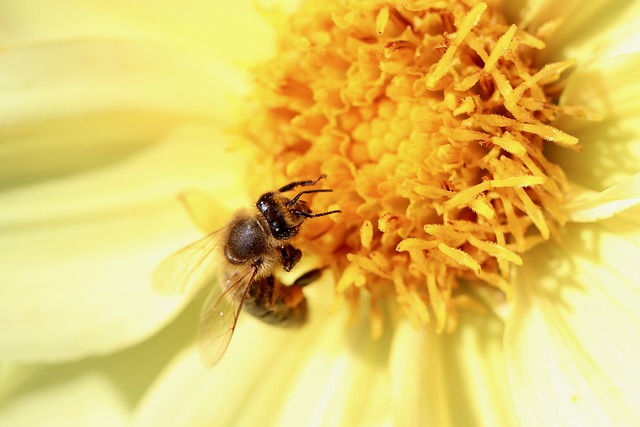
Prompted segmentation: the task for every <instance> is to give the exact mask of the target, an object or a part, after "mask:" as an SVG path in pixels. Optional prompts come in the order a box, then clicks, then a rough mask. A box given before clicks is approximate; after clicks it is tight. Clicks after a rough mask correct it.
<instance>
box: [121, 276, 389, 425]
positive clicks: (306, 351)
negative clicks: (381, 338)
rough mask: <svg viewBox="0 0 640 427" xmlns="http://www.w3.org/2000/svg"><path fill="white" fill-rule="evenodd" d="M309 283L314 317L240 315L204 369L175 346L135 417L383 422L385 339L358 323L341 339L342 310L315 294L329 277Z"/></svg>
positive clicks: (190, 421)
mask: <svg viewBox="0 0 640 427" xmlns="http://www.w3.org/2000/svg"><path fill="white" fill-rule="evenodd" d="M322 287H323V288H322ZM307 289H308V292H307V291H305V292H307V296H308V298H309V304H310V307H311V310H312V312H311V315H312V317H311V319H310V321H309V323H308V324H307V325H305V326H303V327H302V329H299V330H286V329H281V328H277V327H273V326H268V325H266V324H264V323H262V322H260V321H257V320H255V319H253V318H251V317H250V316H247V315H244V316H242V317H241V319H240V320H239V324H238V327H237V328H236V332H235V335H234V337H233V340H232V342H231V345H230V347H229V349H228V350H227V353H226V354H225V356H224V358H223V359H222V360H221V361H220V362H219V364H218V365H216V366H215V367H213V368H212V369H209V370H207V369H204V368H203V367H202V362H201V361H200V358H199V357H198V354H197V352H196V351H195V349H194V348H191V349H189V350H187V351H186V352H184V353H183V354H181V355H180V356H179V357H177V358H176V360H175V361H174V362H173V363H172V364H171V365H170V366H169V367H168V368H167V370H166V372H165V373H164V375H162V376H161V377H160V378H159V379H158V381H157V382H156V384H155V386H153V387H152V388H151V390H150V391H149V393H148V395H147V397H146V398H145V399H144V400H143V402H142V404H141V405H140V411H139V413H138V414H137V417H136V419H135V422H134V425H135V426H139V427H140V426H156V425H159V424H161V425H163V426H167V427H171V426H181V427H188V426H196V425H209V424H211V425H214V424H215V425H262V426H270V425H274V426H276V425H277V426H280V425H332V426H339V425H347V426H354V425H381V424H383V423H384V421H385V417H386V414H387V408H386V401H387V392H388V384H387V382H386V373H385V364H384V351H381V350H382V349H384V345H383V344H381V343H379V342H374V341H371V340H370V339H369V338H364V337H366V336H367V332H366V331H365V330H363V328H362V327H356V329H357V330H351V332H350V333H347V335H348V337H347V340H346V341H345V334H344V331H345V330H344V328H345V316H343V314H345V313H340V314H339V315H338V314H335V315H328V313H327V310H328V304H323V303H321V302H319V300H324V301H327V300H330V294H331V287H330V284H329V283H328V282H327V281H326V280H324V281H322V282H319V283H314V284H313V285H310V286H309V288H307ZM319 294H324V295H325V296H324V297H319ZM248 402H251V403H250V404H248ZM176 403H178V404H176Z"/></svg>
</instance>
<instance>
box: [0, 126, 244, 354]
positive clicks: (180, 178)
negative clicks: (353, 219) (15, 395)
mask: <svg viewBox="0 0 640 427" xmlns="http://www.w3.org/2000/svg"><path fill="white" fill-rule="evenodd" d="M212 140H216V141H218V143H217V144H212V143H211V141H212ZM223 141H224V136H222V135H220V134H219V133H216V130H215V129H212V128H194V129H191V130H189V131H187V130H185V131H184V132H183V133H181V134H176V135H174V139H173V140H169V141H167V143H166V144H163V145H159V146H157V147H156V148H155V149H154V150H150V151H148V152H146V153H144V154H143V155H140V156H138V157H136V158H133V159H131V160H130V161H128V162H124V163H122V164H119V165H115V166H113V167H111V168H107V169H105V170H102V171H96V172H93V173H87V174H81V175H78V176H74V177H70V178H67V179H64V180H59V181H52V182H48V183H43V184H40V185H37V186H33V187H27V188H24V189H21V190H19V191H14V192H11V193H5V194H3V195H2V196H1V197H0V206H2V209H0V224H2V225H1V227H2V230H3V231H2V233H0V253H1V254H2V262H3V267H2V269H0V354H1V355H2V358H4V359H19V360H23V361H56V360H66V359H74V358H79V357H85V356H88V355H95V354H102V353H105V352H111V351H114V350H117V349H120V348H123V347H126V346H129V345H131V344H132V343H135V342H137V341H139V340H141V339H144V338H145V337H147V336H149V335H150V334H153V333H154V332H155V331H157V330H158V329H159V328H160V327H162V326H163V325H164V324H165V323H166V322H168V321H169V320H170V319H171V318H172V317H173V316H174V315H175V313H176V310H178V309H179V308H180V305H181V304H182V300H181V298H177V299H176V298H169V297H166V296H160V295H157V294H156V293H155V292H154V291H153V290H152V287H151V275H152V272H153V270H154V269H155V267H156V265H157V264H158V263H159V261H160V260H161V259H162V258H164V257H165V256H166V255H167V254H169V253H171V252H173V251H175V250H176V249H178V248H179V247H180V246H181V245H184V244H186V243H189V242H190V241H191V240H195V239H196V238H198V237H199V236H201V233H199V232H198V231H197V230H195V227H194V226H193V224H192V223H191V222H190V219H189V217H188V214H187V213H186V212H185V210H184V208H183V207H182V205H181V203H180V202H179V200H178V194H179V192H180V191H181V190H183V189H184V188H189V187H191V186H193V187H196V188H203V189H205V190H216V191H217V193H216V196H217V197H219V200H220V203H221V205H223V206H227V207H228V206H229V205H231V206H233V205H235V206H237V205H238V204H240V200H243V197H242V196H243V194H244V193H243V191H242V187H239V186H233V185H230V183H233V182H234V180H233V179H232V178H231V180H230V177H233V176H235V175H236V174H237V170H241V168H243V167H244V166H245V158H244V156H241V155H238V154H236V155H231V154H229V153H225V149H224V146H223V144H222V142H223ZM235 182H238V180H235ZM227 209H228V208H227ZM225 211H226V210H225Z"/></svg>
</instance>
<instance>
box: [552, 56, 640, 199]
mask: <svg viewBox="0 0 640 427" xmlns="http://www.w3.org/2000/svg"><path fill="white" fill-rule="evenodd" d="M639 66H640V53H636V54H628V55H622V56H618V57H615V58H609V59H607V60H603V61H598V62H595V63H593V64H591V65H590V66H588V67H580V68H578V69H577V70H576V71H575V72H574V73H573V74H572V75H571V76H570V78H569V79H568V81H567V87H566V89H565V90H564V92H563V94H562V98H561V104H563V105H568V106H578V107H584V108H587V109H588V110H590V111H592V112H593V113H595V114H596V115H598V116H600V117H601V118H602V120H600V121H590V120H570V119H568V118H563V119H561V121H560V122H558V126H560V127H561V128H562V129H563V130H565V131H566V132H569V133H571V134H572V135H575V136H576V137H578V139H579V140H580V143H581V145H582V146H583V147H584V151H583V152H581V153H568V152H567V151H566V150H559V149H556V148H555V147H549V148H550V149H549V156H550V158H551V159H552V160H554V161H556V162H557V163H559V164H560V165H561V166H562V168H563V170H564V171H565V172H566V173H567V175H568V177H569V178H570V179H571V181H573V182H576V183H578V184H580V185H582V186H584V187H586V188H589V189H592V190H596V191H602V190H605V189H607V188H609V187H612V186H613V185H616V184H618V183H620V182H622V181H624V180H625V179H628V178H629V177H631V176H633V175H635V174H637V173H638V172H639V171H640V79H638V78H637V70H638V67H639Z"/></svg>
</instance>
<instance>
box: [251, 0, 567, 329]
mask: <svg viewBox="0 0 640 427" xmlns="http://www.w3.org/2000/svg"><path fill="white" fill-rule="evenodd" d="M280 43H281V45H280V53H279V55H278V56H277V57H276V58H275V59H273V60H272V61H271V62H269V63H267V64H264V65H263V66H261V67H260V68H259V69H258V70H257V78H258V81H259V87H260V88H259V91H258V94H257V99H256V102H257V104H259V105H258V106H257V108H256V111H255V112H254V113H253V114H252V116H251V120H250V121H249V122H248V123H246V124H244V133H245V135H247V136H249V137H250V138H251V139H252V140H253V141H255V143H256V144H257V145H259V146H260V147H262V148H263V149H264V150H266V151H267V152H268V153H269V155H271V156H273V158H274V159H275V161H276V165H277V167H278V168H279V169H280V171H281V172H283V173H284V174H285V175H286V176H287V177H288V178H289V179H301V178H313V177H315V176H317V175H319V174H320V173H325V174H327V175H328V180H327V187H328V188H332V189H333V190H334V192H333V193H331V194H330V195H323V197H321V198H318V199H316V200H317V203H325V201H326V200H331V201H332V203H330V205H331V206H328V205H319V204H318V205H316V200H314V204H313V209H314V210H316V211H320V210H325V209H328V208H329V209H330V208H336V207H339V208H340V209H341V210H342V214H339V215H333V216H331V217H324V218H320V219H317V220H314V221H308V222H307V223H306V224H305V227H303V229H302V232H301V236H300V240H298V242H297V244H298V245H300V246H301V247H302V248H303V250H307V251H311V252H314V253H316V254H318V255H320V256H321V257H324V258H323V259H324V260H325V261H326V262H330V263H331V265H332V266H333V268H334V271H335V273H336V276H337V278H338V280H337V292H338V295H340V296H343V297H346V298H347V300H351V301H353V300H355V299H357V298H358V296H359V295H361V293H362V292H367V293H369V294H370V296H371V297H372V298H371V300H372V312H373V313H374V325H373V334H374V335H378V334H379V333H380V327H381V326H380V325H381V323H380V319H379V318H378V319H377V318H376V317H375V314H376V313H378V312H379V308H378V306H377V304H378V302H379V301H380V300H381V299H382V298H385V299H387V298H394V299H395V300H396V301H397V302H398V305H399V306H400V307H401V308H402V309H403V311H404V313H406V314H407V315H408V316H410V317H411V318H412V319H414V320H415V321H417V322H421V323H427V322H429V321H430V318H431V317H434V320H435V322H434V323H435V327H436V330H437V331H444V330H452V329H454V328H455V324H456V313H457V310H458V309H459V308H460V307H463V306H468V305H470V304H473V295H474V292H473V289H480V288H482V289H495V290H497V291H498V292H496V293H498V294H501V295H505V294H506V295H508V293H509V286H510V285H509V277H510V266H511V265H512V264H517V265H519V264H521V263H522V259H521V257H520V256H519V254H520V253H522V252H524V251H525V250H526V249H527V248H529V247H531V246H532V245H533V244H535V243H536V242H538V241H540V240H543V239H548V238H549V236H550V234H551V232H552V231H553V229H554V227H555V225H556V224H563V223H564V221H565V219H564V217H563V214H562V212H561V210H560V209H559V205H560V202H561V199H562V195H563V192H564V190H565V189H566V183H565V178H564V175H563V173H562V171H561V170H560V169H559V167H558V166H556V165H554V164H552V163H550V162H549V161H548V160H547V159H546V158H545V156H544V153H543V148H544V145H545V141H552V142H554V143H556V144H560V145H563V146H573V147H576V144H577V140H576V139H575V138H574V137H572V136H570V135H567V134H565V133H563V132H562V131H560V130H559V129H556V128H554V127H553V126H551V125H550V124H549V123H551V122H552V121H553V120H554V119H555V118H556V117H557V116H558V114H563V113H567V111H564V110H563V109H562V108H561V107H559V106H558V105H556V104H555V103H554V100H555V98H556V97H557V96H558V91H559V89H560V87H561V84H560V80H559V79H560V74H561V73H562V72H563V71H564V70H566V69H567V68H569V67H570V66H571V65H572V63H571V62H562V63H554V64H549V65H547V66H545V67H543V68H541V69H539V68H536V66H535V64H534V60H533V57H534V55H535V53H536V51H537V50H539V49H541V48H543V47H544V43H543V41H542V40H541V39H539V38H538V37H536V35H534V34H529V33H527V32H524V31H522V30H519V29H518V28H516V26H515V25H508V24H507V23H506V20H505V19H504V18H503V17H502V15H501V14H500V12H499V10H498V9H497V7H496V6H495V5H493V4H490V5H488V4H487V3H483V2H477V1H474V0H467V1H455V0H442V1H438V2H431V1H430V2H427V1H423V0H412V1H411V0H405V1H382V0H380V1H376V0H369V1H348V0H313V1H308V2H307V3H305V4H304V5H303V6H302V7H301V9H300V10H299V11H298V12H297V13H296V14H294V15H293V16H291V17H289V18H288V23H287V28H286V30H283V32H282V34H281V40H280ZM332 197H333V199H331V198H332ZM478 286H479V287H480V288H479V287H478ZM474 287H475V288H474ZM470 291H471V292H470Z"/></svg>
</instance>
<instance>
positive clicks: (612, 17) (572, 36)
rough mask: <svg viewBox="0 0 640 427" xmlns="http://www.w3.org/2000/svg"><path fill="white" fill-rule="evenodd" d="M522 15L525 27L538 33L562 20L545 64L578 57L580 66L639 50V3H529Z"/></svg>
mask: <svg viewBox="0 0 640 427" xmlns="http://www.w3.org/2000/svg"><path fill="white" fill-rule="evenodd" d="M525 11H526V12H524V13H523V14H522V15H523V16H522V18H523V21H522V24H524V26H525V28H526V29H528V30H530V31H535V30H537V29H538V28H539V27H540V26H541V25H544V24H545V23H548V22H550V21H554V20H560V22H561V24H560V25H559V27H558V29H557V30H556V31H555V32H554V33H553V34H552V35H551V36H550V37H549V38H548V40H545V42H546V45H547V47H546V48H545V49H544V50H543V51H542V52H541V61H543V62H552V61H558V60H562V59H566V58H575V59H577V61H578V63H585V62H590V61H591V60H592V59H594V58H601V57H609V56H612V55H617V54H622V53H625V52H630V51H634V52H637V51H638V46H639V45H638V42H639V41H640V33H639V32H638V31H637V18H638V16H640V4H639V3H638V2H637V1H625V0H623V1H618V2H615V3H612V2H610V1H607V0H590V1H588V2H585V1H581V0H568V1H563V2H556V1H537V0H529V1H528V2H527V5H526V6H525Z"/></svg>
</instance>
